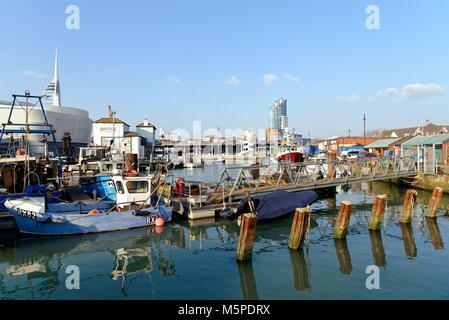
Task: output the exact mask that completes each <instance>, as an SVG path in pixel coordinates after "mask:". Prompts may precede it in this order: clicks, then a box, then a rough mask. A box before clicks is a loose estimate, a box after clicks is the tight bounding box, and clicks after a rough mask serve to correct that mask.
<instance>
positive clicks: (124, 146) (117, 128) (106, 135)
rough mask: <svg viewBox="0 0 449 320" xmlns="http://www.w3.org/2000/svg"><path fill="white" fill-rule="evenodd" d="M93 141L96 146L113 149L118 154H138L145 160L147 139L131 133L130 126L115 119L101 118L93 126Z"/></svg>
mask: <svg viewBox="0 0 449 320" xmlns="http://www.w3.org/2000/svg"><path fill="white" fill-rule="evenodd" d="M93 133H94V134H93V141H94V144H95V145H96V146H102V147H111V150H113V151H114V152H115V153H117V154H121V155H125V154H127V153H132V154H137V155H138V158H139V159H145V157H146V154H145V145H146V139H145V137H142V136H140V135H139V134H137V132H134V131H130V130H129V125H128V124H127V123H126V122H124V121H122V120H120V119H118V118H114V117H107V118H101V119H98V120H97V121H95V123H94V124H93Z"/></svg>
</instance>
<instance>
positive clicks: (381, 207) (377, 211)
mask: <svg viewBox="0 0 449 320" xmlns="http://www.w3.org/2000/svg"><path fill="white" fill-rule="evenodd" d="M386 207H387V195H385V194H381V195H378V196H377V197H376V198H375V199H374V203H373V208H372V209H371V218H370V222H369V227H368V229H369V230H373V231H378V230H380V227H381V226H382V220H383V218H384V214H385V208H386Z"/></svg>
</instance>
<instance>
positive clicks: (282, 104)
mask: <svg viewBox="0 0 449 320" xmlns="http://www.w3.org/2000/svg"><path fill="white" fill-rule="evenodd" d="M287 127H288V117H287V100H286V99H284V98H280V99H278V100H276V101H275V102H274V103H273V105H272V106H271V107H270V129H276V130H281V131H284V130H285V129H286V128H287Z"/></svg>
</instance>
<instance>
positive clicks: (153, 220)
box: [147, 215, 161, 225]
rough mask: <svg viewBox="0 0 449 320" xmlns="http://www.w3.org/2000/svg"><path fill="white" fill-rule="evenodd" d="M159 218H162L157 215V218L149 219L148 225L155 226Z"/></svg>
mask: <svg viewBox="0 0 449 320" xmlns="http://www.w3.org/2000/svg"><path fill="white" fill-rule="evenodd" d="M157 218H161V216H159V215H157V216H151V217H148V218H147V225H152V224H155V223H156V219H157Z"/></svg>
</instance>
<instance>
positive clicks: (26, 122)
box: [23, 90, 30, 188]
mask: <svg viewBox="0 0 449 320" xmlns="http://www.w3.org/2000/svg"><path fill="white" fill-rule="evenodd" d="M29 99H30V91H28V90H27V91H25V159H24V160H25V162H24V164H25V172H24V174H25V178H24V181H23V183H24V188H25V187H26V186H27V185H28V182H29V177H28V173H29V172H30V162H29V159H28V151H29V145H28V134H29V130H30V126H29V120H28V114H29V109H28V102H29Z"/></svg>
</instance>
